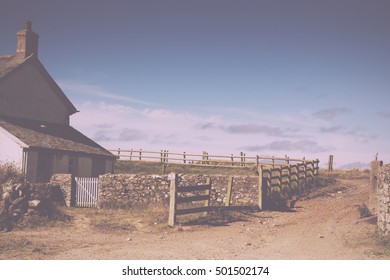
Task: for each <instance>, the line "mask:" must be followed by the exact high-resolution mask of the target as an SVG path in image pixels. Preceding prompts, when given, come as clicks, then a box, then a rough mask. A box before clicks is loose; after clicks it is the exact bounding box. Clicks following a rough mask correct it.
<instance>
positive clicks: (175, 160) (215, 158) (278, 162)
mask: <svg viewBox="0 0 390 280" xmlns="http://www.w3.org/2000/svg"><path fill="white" fill-rule="evenodd" d="M110 152H112V153H113V154H114V155H116V156H117V159H118V160H127V161H154V162H161V163H169V164H181V165H204V166H218V165H219V166H224V167H251V166H256V167H258V166H260V165H272V166H285V165H289V164H294V163H305V162H306V160H305V158H289V157H288V156H287V155H286V156H285V157H263V156H258V155H256V156H247V155H246V154H245V153H243V152H241V153H240V155H233V154H231V155H212V154H209V153H208V152H203V153H202V154H191V153H186V152H183V153H176V152H169V151H168V150H161V151H147V150H142V149H139V150H135V149H130V150H124V149H116V150H110Z"/></svg>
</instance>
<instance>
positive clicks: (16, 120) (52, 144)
mask: <svg viewBox="0 0 390 280" xmlns="http://www.w3.org/2000/svg"><path fill="white" fill-rule="evenodd" d="M16 36H17V44H16V54H14V55H0V162H13V163H15V164H17V165H18V166H19V167H20V169H21V170H22V171H23V173H24V174H25V176H26V178H27V180H28V181H30V182H46V181H48V180H49V179H50V178H51V176H52V174H55V173H71V174H73V175H75V176H81V177H94V176H98V175H100V174H104V173H110V172H112V171H113V164H114V161H115V156H114V155H113V154H111V153H110V152H109V151H107V150H106V149H104V148H103V147H101V146H100V145H98V144H97V143H95V142H94V141H92V140H91V139H89V138H88V137H86V136H85V135H83V134H82V133H80V132H79V131H77V130H76V129H74V128H73V127H72V126H70V120H69V119H70V116H71V115H73V114H75V113H77V112H78V111H77V109H76V108H75V106H74V105H73V104H72V103H71V102H70V100H69V99H68V98H67V97H66V95H65V94H64V93H63V92H62V90H61V89H60V88H59V86H58V85H57V84H56V82H55V81H54V80H53V78H52V77H51V76H50V74H49V73H48V72H47V71H46V69H45V68H44V66H43V65H42V63H41V62H40V61H39V59H38V34H37V33H35V32H33V31H32V29H31V22H30V21H27V22H26V24H25V26H24V28H23V29H22V30H20V31H19V32H17V34H16Z"/></svg>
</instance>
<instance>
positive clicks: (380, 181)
mask: <svg viewBox="0 0 390 280" xmlns="http://www.w3.org/2000/svg"><path fill="white" fill-rule="evenodd" d="M376 180H377V202H378V209H377V215H378V228H379V231H380V234H381V235H383V236H390V164H387V165H382V164H380V168H379V169H378V175H377V176H376Z"/></svg>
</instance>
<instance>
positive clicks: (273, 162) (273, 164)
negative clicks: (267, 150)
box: [271, 157, 275, 174]
mask: <svg viewBox="0 0 390 280" xmlns="http://www.w3.org/2000/svg"><path fill="white" fill-rule="evenodd" d="M272 168H275V157H272ZM271 174H272V170H271Z"/></svg>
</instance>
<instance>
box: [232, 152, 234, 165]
mask: <svg viewBox="0 0 390 280" xmlns="http://www.w3.org/2000/svg"><path fill="white" fill-rule="evenodd" d="M231 159H232V166H234V157H233V154H232V156H231Z"/></svg>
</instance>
